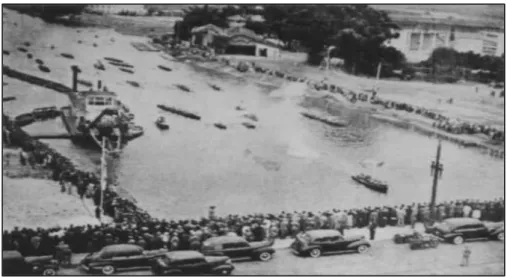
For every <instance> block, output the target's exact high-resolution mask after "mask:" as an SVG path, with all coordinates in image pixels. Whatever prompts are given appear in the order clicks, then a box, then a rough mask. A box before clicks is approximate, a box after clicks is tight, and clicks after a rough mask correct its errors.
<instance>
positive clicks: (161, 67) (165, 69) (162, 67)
mask: <svg viewBox="0 0 507 277" xmlns="http://www.w3.org/2000/svg"><path fill="white" fill-rule="evenodd" d="M158 68H160V69H162V70H164V71H169V72H171V71H173V70H172V69H171V68H169V67H167V66H163V65H159V66H158Z"/></svg>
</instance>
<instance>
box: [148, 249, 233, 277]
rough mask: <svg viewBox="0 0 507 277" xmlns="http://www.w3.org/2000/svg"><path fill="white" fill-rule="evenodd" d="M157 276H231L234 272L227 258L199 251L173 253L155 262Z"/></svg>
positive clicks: (154, 268) (152, 267) (154, 267)
mask: <svg viewBox="0 0 507 277" xmlns="http://www.w3.org/2000/svg"><path fill="white" fill-rule="evenodd" d="M151 270H152V271H153V273H154V274H156V275H183V274H185V275H186V274H191V275H201V274H213V275H230V274H231V272H232V271H233V270H234V266H233V265H232V262H231V259H230V258H229V257H227V256H204V255H203V254H202V253H199V252H197V251H172V252H167V253H165V255H164V256H162V257H159V258H156V259H155V260H154V261H153V264H152V266H151Z"/></svg>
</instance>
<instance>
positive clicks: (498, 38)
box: [386, 10, 505, 62]
mask: <svg viewBox="0 0 507 277" xmlns="http://www.w3.org/2000/svg"><path fill="white" fill-rule="evenodd" d="M387 13H388V14H389V17H390V18H391V19H392V20H393V21H394V22H395V23H396V24H397V25H398V26H399V27H400V30H398V32H399V34H400V36H399V37H398V38H396V39H392V40H391V41H389V42H387V43H386V44H387V46H392V47H395V48H397V49H398V50H400V51H401V52H402V53H403V54H405V56H406V58H407V60H408V61H409V62H420V61H424V60H426V59H428V58H429V56H430V55H431V53H432V52H433V50H434V49H436V48H439V47H449V48H454V49H455V50H457V51H459V52H469V51H472V52H474V53H477V54H481V55H490V56H501V55H502V54H503V53H504V52H505V50H504V37H505V36H504V22H503V20H498V19H485V18H478V17H472V16H463V15H458V14H454V13H443V12H430V11H414V10H387Z"/></svg>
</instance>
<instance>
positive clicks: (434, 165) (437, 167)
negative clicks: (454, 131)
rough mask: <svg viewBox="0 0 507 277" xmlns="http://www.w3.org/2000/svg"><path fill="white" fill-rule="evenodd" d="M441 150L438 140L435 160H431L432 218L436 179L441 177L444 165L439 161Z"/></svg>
mask: <svg viewBox="0 0 507 277" xmlns="http://www.w3.org/2000/svg"><path fill="white" fill-rule="evenodd" d="M441 151H442V141H441V140H439V141H438V147H437V157H436V160H435V161H433V162H431V167H430V168H431V175H433V189H432V190H431V204H430V208H431V211H432V212H431V213H432V214H431V217H432V218H433V219H434V218H435V214H434V213H433V210H434V207H435V200H436V197H437V185H438V179H441V178H442V172H443V171H444V165H443V164H441V163H440V153H441Z"/></svg>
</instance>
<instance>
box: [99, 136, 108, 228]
mask: <svg viewBox="0 0 507 277" xmlns="http://www.w3.org/2000/svg"><path fill="white" fill-rule="evenodd" d="M106 151H107V149H106V137H105V136H103V137H102V156H101V157H100V206H99V221H100V222H101V223H102V215H103V214H104V190H105V189H106V179H107V172H106Z"/></svg>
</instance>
